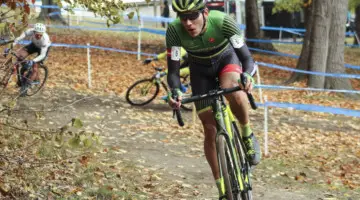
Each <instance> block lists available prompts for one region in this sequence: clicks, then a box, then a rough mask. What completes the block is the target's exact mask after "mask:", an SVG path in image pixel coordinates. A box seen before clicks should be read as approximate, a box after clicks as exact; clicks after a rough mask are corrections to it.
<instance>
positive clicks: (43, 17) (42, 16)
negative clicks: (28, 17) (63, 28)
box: [38, 0, 67, 25]
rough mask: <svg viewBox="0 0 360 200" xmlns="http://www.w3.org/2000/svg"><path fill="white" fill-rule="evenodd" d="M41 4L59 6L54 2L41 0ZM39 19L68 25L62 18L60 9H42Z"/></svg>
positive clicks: (52, 0)
mask: <svg viewBox="0 0 360 200" xmlns="http://www.w3.org/2000/svg"><path fill="white" fill-rule="evenodd" d="M41 2H42V5H43V6H57V4H56V2H55V1H54V0H41ZM51 13H53V15H51ZM55 13H56V14H55ZM49 14H50V15H49ZM38 19H39V20H43V21H45V20H46V19H50V20H51V21H57V22H60V23H62V24H64V25H67V22H66V20H65V19H64V18H63V17H62V15H61V10H60V9H59V8H41V12H40V14H39V16H38Z"/></svg>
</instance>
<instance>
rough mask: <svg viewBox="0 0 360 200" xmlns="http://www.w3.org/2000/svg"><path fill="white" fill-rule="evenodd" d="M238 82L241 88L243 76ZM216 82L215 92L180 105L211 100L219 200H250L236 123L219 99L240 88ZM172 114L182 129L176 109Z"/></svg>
mask: <svg viewBox="0 0 360 200" xmlns="http://www.w3.org/2000/svg"><path fill="white" fill-rule="evenodd" d="M241 80H242V81H243V85H245V83H246V77H245V76H244V75H243V74H241ZM216 81H217V85H218V86H217V88H216V89H215V90H212V91H209V92H208V93H207V94H203V95H197V96H193V97H190V98H185V99H183V100H182V101H181V103H182V104H187V103H191V102H195V101H199V100H203V99H207V98H212V99H213V102H212V104H211V106H212V110H213V114H214V117H215V121H216V128H217V133H216V149H217V157H218V163H219V168H220V175H221V178H223V179H224V183H225V195H224V196H222V197H220V199H223V198H226V199H228V200H233V199H236V200H252V185H251V180H250V170H251V168H250V164H249V161H248V159H247V157H246V154H245V152H246V147H245V144H244V142H243V140H242V137H241V134H240V132H239V129H238V127H237V125H236V120H235V118H234V116H233V114H232V112H231V110H230V107H229V106H228V105H227V104H226V103H225V100H224V96H223V95H224V94H228V93H231V92H235V91H238V90H240V87H239V86H237V87H233V88H227V89H221V88H220V86H219V81H218V79H216ZM247 95H248V99H249V102H250V104H251V107H252V109H254V110H255V109H257V106H256V104H255V101H254V97H253V96H252V95H251V94H249V93H248V94H247ZM173 98H174V99H177V96H176V95H175V96H173ZM174 115H175V116H176V118H177V120H178V123H179V125H180V126H184V121H183V119H182V116H181V112H180V110H174ZM229 191H231V192H229Z"/></svg>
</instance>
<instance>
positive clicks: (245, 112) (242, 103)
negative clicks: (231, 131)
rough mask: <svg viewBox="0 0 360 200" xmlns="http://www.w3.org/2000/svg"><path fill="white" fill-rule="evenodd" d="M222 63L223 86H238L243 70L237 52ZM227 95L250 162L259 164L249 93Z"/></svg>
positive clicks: (221, 82) (221, 79)
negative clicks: (238, 124) (250, 115)
mask: <svg viewBox="0 0 360 200" xmlns="http://www.w3.org/2000/svg"><path fill="white" fill-rule="evenodd" d="M221 64H222V66H223V68H222V69H221V70H220V73H219V78H220V84H221V87H222V88H231V87H235V86H238V80H239V79H240V73H242V70H241V67H240V63H239V60H238V58H237V56H236V54H235V52H234V53H233V54H229V55H228V56H226V57H225V59H223V62H222V63H221ZM225 97H226V99H227V100H228V101H229V104H230V108H231V111H232V112H233V114H234V115H235V116H236V118H237V119H238V121H239V123H240V126H241V129H242V134H243V139H244V142H245V144H246V146H247V156H248V157H249V160H250V163H251V164H252V165H257V164H258V163H259V162H260V157H261V153H260V146H259V144H258V142H257V140H256V138H255V136H254V134H253V131H252V130H251V127H250V119H249V107H248V99H247V95H246V93H245V92H244V91H237V92H233V93H231V94H228V95H225Z"/></svg>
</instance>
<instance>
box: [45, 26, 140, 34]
mask: <svg viewBox="0 0 360 200" xmlns="http://www.w3.org/2000/svg"><path fill="white" fill-rule="evenodd" d="M47 26H48V27H50V28H51V27H52V28H62V29H83V30H92V31H99V30H102V31H123V32H124V31H125V32H138V31H139V27H136V26H134V27H128V28H126V29H124V28H94V27H85V26H63V25H47Z"/></svg>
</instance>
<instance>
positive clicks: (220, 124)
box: [213, 97, 244, 194]
mask: <svg viewBox="0 0 360 200" xmlns="http://www.w3.org/2000/svg"><path fill="white" fill-rule="evenodd" d="M220 98H223V97H220ZM214 104H216V105H213V108H214V109H213V112H214V113H216V114H215V119H216V122H217V123H216V124H217V127H216V128H217V130H219V132H218V135H224V137H225V139H226V143H227V144H228V145H229V148H230V149H231V150H230V151H229V152H230V156H231V158H232V160H233V163H232V165H233V169H234V170H235V177H234V178H235V179H236V180H237V181H236V182H235V184H236V185H235V186H236V191H230V192H236V193H237V194H239V192H241V191H243V190H244V184H243V180H242V178H241V170H240V168H239V165H238V163H239V160H240V158H239V157H238V154H237V153H236V149H235V148H234V147H235V144H234V135H233V131H232V129H231V126H232V123H235V120H234V118H233V116H232V117H231V116H229V114H228V111H227V109H229V106H227V105H225V104H224V103H222V104H221V103H220V101H218V100H216V101H215V102H214ZM230 119H231V121H230ZM218 135H217V137H216V140H217V138H218ZM218 163H219V161H218ZM220 167H221V166H220ZM220 172H221V169H220ZM220 175H221V177H222V176H223V175H222V173H220ZM238 189H240V191H239V190H238Z"/></svg>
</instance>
